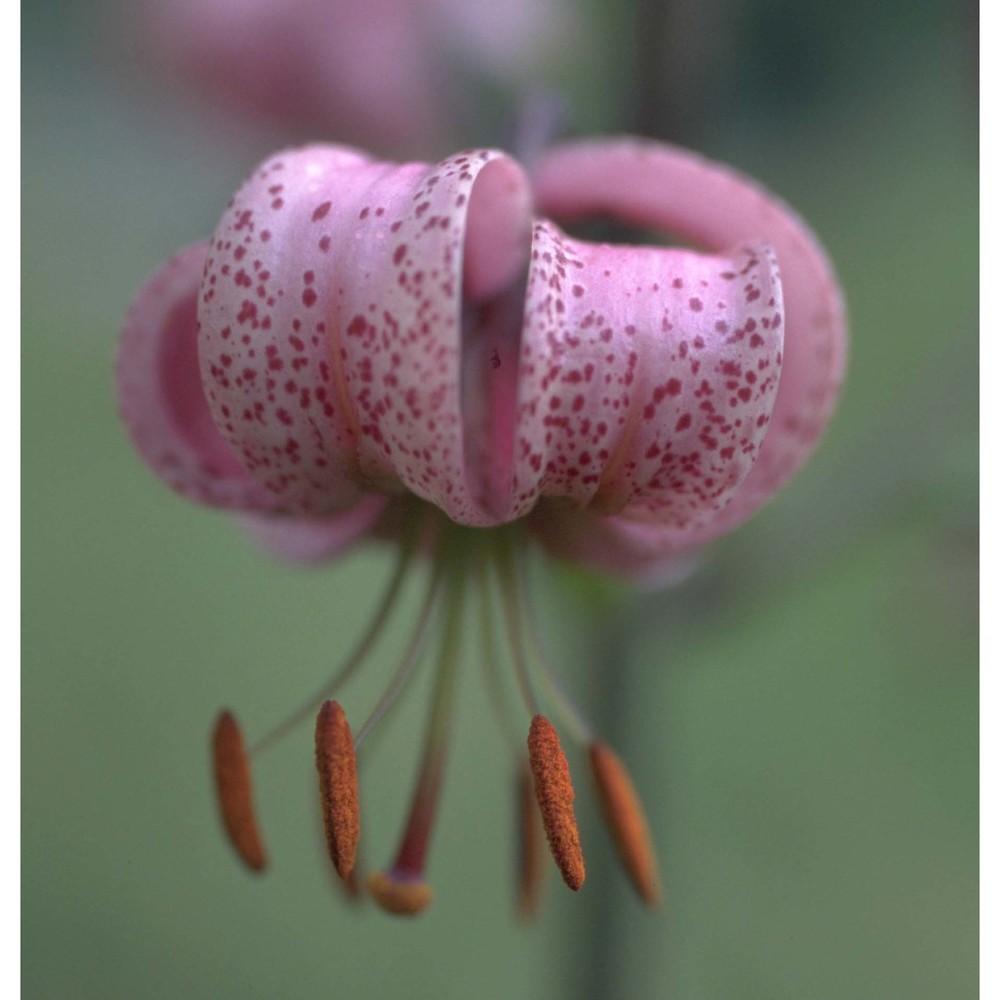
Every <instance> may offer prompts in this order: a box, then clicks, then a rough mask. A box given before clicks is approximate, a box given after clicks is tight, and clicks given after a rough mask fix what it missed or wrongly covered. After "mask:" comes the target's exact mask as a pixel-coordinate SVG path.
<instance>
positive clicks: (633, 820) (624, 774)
mask: <svg viewBox="0 0 1000 1000" xmlns="http://www.w3.org/2000/svg"><path fill="white" fill-rule="evenodd" d="M590 770H591V773H592V774H593V777H594V784H595V785H596V787H597V794H598V798H599V799H600V801H601V808H602V810H603V812H604V819H605V821H606V822H607V824H608V827H609V829H610V830H611V836H612V839H613V840H614V843H615V847H616V848H617V850H618V856H619V857H620V858H621V862H622V865H623V867H624V868H625V871H626V872H627V873H628V876H629V878H630V879H631V880H632V884H633V885H634V886H635V890H636V892H638V893H639V895H640V896H641V897H642V899H643V901H644V902H645V903H646V904H647V905H648V906H656V905H657V904H658V903H659V902H660V886H659V875H658V872H657V864H656V852H655V850H654V848H653V841H652V838H651V837H650V835H649V825H648V823H647V822H646V815H645V813H644V811H643V808H642V803H641V802H640V801H639V795H638V793H637V792H636V790H635V785H633V783H632V779H631V778H630V777H629V774H628V771H626V770H625V765H624V764H623V763H622V762H621V759H620V758H619V756H618V755H617V754H616V753H615V752H614V750H612V749H611V748H610V747H609V746H607V745H606V744H604V743H600V742H595V743H591V745H590Z"/></svg>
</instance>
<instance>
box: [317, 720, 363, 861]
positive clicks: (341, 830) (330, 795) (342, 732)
mask: <svg viewBox="0 0 1000 1000" xmlns="http://www.w3.org/2000/svg"><path fill="white" fill-rule="evenodd" d="M316 770H317V771H318V772H319V792H320V798H321V800H322V804H323V828H324V830H325V831H326V846H327V850H328V852H329V854H330V860H331V861H332V862H333V866H334V868H336V869H337V874H338V875H339V876H340V877H341V878H344V879H346V878H347V877H348V876H349V875H350V874H351V872H352V870H353V869H354V858H355V854H356V852H357V847H358V837H359V836H360V833H361V818H360V817H361V813H360V807H359V805H358V766H357V759H356V757H355V754H354V738H353V736H352V735H351V727H350V726H349V725H348V724H347V718H346V716H345V715H344V710H343V708H341V707H340V705H338V704H337V702H335V701H326V702H324V703H323V706H322V708H320V710H319V714H318V715H317V716H316Z"/></svg>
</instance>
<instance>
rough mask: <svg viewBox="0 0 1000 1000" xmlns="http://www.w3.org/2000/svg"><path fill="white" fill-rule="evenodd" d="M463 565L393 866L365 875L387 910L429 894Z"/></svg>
mask: <svg viewBox="0 0 1000 1000" xmlns="http://www.w3.org/2000/svg"><path fill="white" fill-rule="evenodd" d="M439 558H444V557H442V556H439ZM463 569H464V567H462V566H461V565H458V564H456V565H451V566H449V567H448V573H449V575H448V595H447V599H446V604H447V617H446V619H445V624H444V635H443V640H442V644H441V654H440V659H439V660H438V669H437V677H436V678H435V683H434V693H433V696H432V701H431V718H430V724H429V726H428V735H427V743H426V744H425V746H424V755H423V760H422V762H421V765H420V774H419V776H418V777H417V785H416V788H415V789H414V793H413V800H412V802H411V805H410V814H409V817H408V819H407V822H406V828H405V830H404V831H403V837H402V840H401V842H400V845H399V850H398V852H397V854H396V860H395V863H394V864H393V866H392V868H391V869H390V870H389V871H388V872H378V873H376V874H375V875H373V876H371V878H369V879H368V888H369V890H370V891H371V893H372V895H373V896H374V898H375V900H376V902H377V903H379V905H381V906H382V907H383V908H384V909H386V910H388V911H389V912H390V913H396V914H401V915H413V914H416V913H419V912H420V911H421V910H422V909H423V908H424V907H425V906H427V904H428V903H429V902H430V900H431V895H432V893H431V890H430V887H429V886H427V885H426V883H425V882H424V866H425V863H426V857H427V847H428V844H429V842H430V835H431V830H432V828H433V825H434V814H435V810H436V807H437V800H438V795H439V793H440V791H441V780H442V778H443V776H444V762H445V751H446V750H447V745H448V736H449V734H450V730H451V714H452V713H451V709H452V702H453V700H454V694H455V674H456V670H457V667H458V653H459V647H460V639H461V621H462V606H463V603H464V597H465V574H464V572H463Z"/></svg>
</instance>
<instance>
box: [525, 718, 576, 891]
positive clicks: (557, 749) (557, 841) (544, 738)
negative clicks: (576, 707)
mask: <svg viewBox="0 0 1000 1000" xmlns="http://www.w3.org/2000/svg"><path fill="white" fill-rule="evenodd" d="M528 755H529V758H530V760H531V773H532V775H533V776H534V779H535V796H536V798H537V799H538V806H539V808H540V809H541V811H542V823H543V825H544V826H545V833H546V836H547V837H548V839H549V849H550V850H551V851H552V857H553V858H554V859H555V862H556V865H557V866H558V868H559V871H560V872H561V873H562V877H563V881H564V882H565V883H566V885H568V886H569V887H570V888H571V889H572V890H574V891H577V890H579V889H580V888H581V887H582V886H583V881H584V879H585V878H586V869H585V867H584V864H583V852H582V851H581V849H580V831H579V829H578V828H577V825H576V814H575V813H574V812H573V799H574V794H573V780H572V778H571V777H570V773H569V764H568V763H567V762H566V755H565V754H564V753H563V749H562V744H561V743H560V742H559V734H558V733H557V732H556V730H555V726H553V725H552V723H551V722H549V720H548V719H546V718H545V716H544V715H536V716H535V717H534V718H533V719H532V720H531V730H530V732H529V733H528Z"/></svg>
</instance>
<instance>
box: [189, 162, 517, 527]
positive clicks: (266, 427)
mask: <svg viewBox="0 0 1000 1000" xmlns="http://www.w3.org/2000/svg"><path fill="white" fill-rule="evenodd" d="M529 204H530V195H529V193H528V184H527V179H526V178H525V176H524V174H523V172H522V171H521V170H520V168H519V167H517V165H516V164H514V163H513V161H511V160H509V159H508V158H506V157H504V156H502V155H501V154H498V153H494V152H491V151H488V150H486V151H479V152H475V153H466V154H460V155H457V156H454V157H452V158H450V159H448V160H446V161H444V162H443V163H440V164H438V165H437V166H433V167H430V166H427V165H426V164H419V163H412V164H404V165H401V166H396V165H392V164H384V163H375V162H372V161H369V160H367V159H365V158H364V157H363V156H361V155H360V154H358V153H356V152H354V151H353V150H347V149H342V148H338V147H318V146H315V147H307V148H304V149H300V150H291V151H288V152H286V153H283V154H279V155H278V156H276V157H274V158H272V159H271V160H270V161H268V162H267V163H266V164H264V165H263V166H262V167H261V168H260V169H259V170H258V171H257V172H256V173H255V174H254V175H253V177H251V179H250V180H249V181H248V182H247V183H246V184H245V185H244V187H243V188H242V189H241V190H240V192H239V193H238V194H237V196H236V198H235V199H234V202H233V204H232V205H231V206H230V208H229V210H228V211H227V213H226V216H225V217H224V218H223V221H222V223H221V224H220V226H219V229H218V230H217V231H216V235H215V239H214V241H213V254H212V257H211V258H210V260H209V263H208V265H207V269H206V286H205V294H204V296H203V298H202V302H201V304H200V307H199V316H200V319H201V322H202V333H201V338H202V339H201V343H202V357H203V372H204V375H205V379H206V384H207V385H208V397H209V401H210V404H211V405H212V408H213V412H214V413H215V415H216V419H217V421H218V422H219V424H220V426H221V427H222V428H223V429H224V430H225V432H226V433H227V435H228V437H229V440H230V441H231V443H232V445H233V447H234V449H235V450H236V451H237V452H238V453H239V454H240V456H241V458H242V460H243V462H244V464H246V466H247V468H249V469H250V470H251V471H252V472H253V473H254V474H255V475H256V476H257V477H258V478H260V480H261V481H262V482H264V483H265V484H266V485H267V486H268V487H269V488H270V489H271V490H273V491H274V492H275V493H277V494H278V495H279V496H280V497H281V498H282V499H283V501H284V502H285V504H286V506H287V507H289V508H290V509H293V510H298V511H302V512H308V513H313V514H316V513H324V512H329V511H336V510H340V509H343V508H344V507H345V506H348V505H350V504H352V503H354V502H355V501H356V499H357V497H358V495H359V491H360V490H361V489H362V488H364V489H367V490H371V489H375V490H381V491H384V492H400V491H401V490H403V489H408V490H410V491H411V492H413V493H416V494H417V495H418V496H421V497H424V498H425V499H428V500H430V501H432V502H433V503H435V504H437V505H438V506H439V507H441V508H442V509H443V510H444V511H445V512H446V513H447V514H448V515H449V516H451V517H452V518H453V519H455V520H457V521H460V522H463V523H470V524H475V523H482V522H483V521H484V520H485V519H486V518H485V515H484V514H483V513H482V511H481V509H480V506H479V503H478V502H477V500H476V499H474V496H473V490H471V489H470V487H469V481H468V476H467V470H466V465H467V463H466V456H465V446H464V433H463V419H462V400H461V395H462V384H461V383H462V360H461V355H462V319H463V284H465V285H466V286H467V291H468V293H469V298H470V300H476V299H477V298H482V297H489V296H491V295H493V294H495V293H496V292H497V291H498V290H499V289H500V288H501V287H502V286H503V285H505V284H506V283H508V282H509V281H510V279H511V276H513V275H514V274H516V273H517V271H518V269H519V268H520V266H521V265H522V264H523V261H524V258H525V257H526V254H527V241H528V234H529V231H530V215H529ZM491 236H492V237H493V240H492V253H491V252H489V246H490V237H491ZM467 237H468V239H467Z"/></svg>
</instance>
